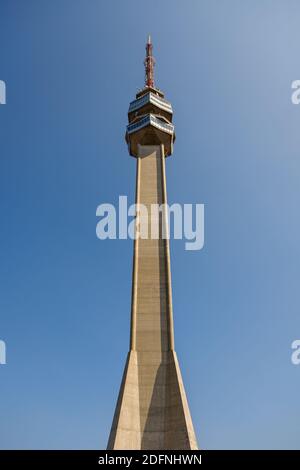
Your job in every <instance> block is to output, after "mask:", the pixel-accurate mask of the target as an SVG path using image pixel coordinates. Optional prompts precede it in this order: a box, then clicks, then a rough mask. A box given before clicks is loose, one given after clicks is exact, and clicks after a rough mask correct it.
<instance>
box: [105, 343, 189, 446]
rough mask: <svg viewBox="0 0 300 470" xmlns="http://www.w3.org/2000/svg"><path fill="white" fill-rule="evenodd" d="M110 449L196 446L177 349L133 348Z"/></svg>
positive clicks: (116, 413) (119, 401) (113, 427)
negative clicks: (146, 350) (145, 350)
mask: <svg viewBox="0 0 300 470" xmlns="http://www.w3.org/2000/svg"><path fill="white" fill-rule="evenodd" d="M108 449H143V450H147V449H148V450H154V449H164V450H171V449H197V442H196V437H195V433H194V428H193V424H192V420H191V416H190V412H189V408H188V404H187V399H186V395H185V390H184V386H183V382H182V378H181V374H180V369H179V365H178V361H177V357H176V353H175V351H170V352H167V353H164V354H162V355H160V354H153V353H140V352H139V353H137V352H135V351H131V352H130V353H129V356H128V360H127V363H126V366H125V370H124V376H123V381H122V385H121V389H120V393H119V398H118V403H117V407H116V411H115V416H114V420H113V425H112V429H111V433H110V437H109V442H108Z"/></svg>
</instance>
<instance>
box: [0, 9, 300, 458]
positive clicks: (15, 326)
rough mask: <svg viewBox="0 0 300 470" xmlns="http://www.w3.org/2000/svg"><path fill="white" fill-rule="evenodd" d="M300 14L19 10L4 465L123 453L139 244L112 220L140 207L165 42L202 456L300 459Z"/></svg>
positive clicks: (7, 136) (6, 196)
mask: <svg viewBox="0 0 300 470" xmlns="http://www.w3.org/2000/svg"><path fill="white" fill-rule="evenodd" d="M299 15H300V4H299V2H296V1H292V0H290V1H289V2H284V1H283V0H282V1H276V0H273V1H271V0H269V1H268V0H264V1H258V0H252V1H251V2H250V1H248V2H239V1H233V0H227V1H226V2H225V1H224V2H217V1H212V0H207V1H192V0H188V1H186V2H183V1H178V0H177V1H174V0H172V1H171V0H166V1H164V2H158V1H157V0H154V1H153V2H152V3H151V2H150V3H149V2H146V1H144V0H139V1H135V0H130V1H127V2H123V1H116V0H112V1H110V2H108V1H106V2H104V1H100V0H98V1H96V0H90V1H89V2H86V1H83V0H72V1H71V0H61V1H60V2H58V1H52V2H50V1H45V0H44V1H37V0H35V1H33V0H28V1H26V2H24V1H21V0H19V1H16V0H11V1H5V0H0V48H1V54H0V79H1V80H5V82H6V85H7V104H6V105H5V106H1V107H0V139H1V140H0V141H1V158H0V196H1V197H0V210H1V231H0V247H1V248H0V257H1V258H0V266H1V269H0V286H1V287H0V288H1V296H0V339H2V340H5V342H6V344H7V365H5V366H0V390H1V393H0V416H1V419H0V447H1V448H2V449H14V448H20V449H34V448H36V449H38V448H41V449H42V448H44V449H53V448H58V449H59V448H69V449H77V448H80V449H90V448H104V447H105V446H106V442H107V438H108V433H109V430H110V425H111V420H112V416H113V412H114V407H115V402H116V398H117V393H118V390H119V386H120V381H121V376H122V372H123V367H124V363H125V358H126V353H127V350H128V343H129V315H130V294H131V263H132V242H131V240H119V241H116V240H109V241H100V240H98V239H97V238H96V235H95V228H96V223H97V218H96V215H95V213H96V207H97V206H98V205H99V204H101V203H103V202H109V203H116V202H117V201H118V197H119V195H128V197H129V201H131V202H133V200H134V182H135V161H134V159H133V158H131V157H129V155H128V153H127V148H126V144H125V141H124V133H125V125H126V121H127V115H126V114H127V109H128V104H129V102H130V101H131V100H132V99H134V97H135V93H136V91H137V89H139V88H141V87H142V86H143V79H144V75H143V73H144V72H143V65H142V61H143V58H144V44H145V40H146V37H147V34H148V33H149V32H150V33H151V34H152V38H153V43H154V55H155V57H156V60H157V66H156V71H155V73H156V82H157V85H158V86H159V87H160V88H161V89H162V90H164V92H165V94H166V97H167V98H168V99H169V100H170V101H171V102H172V104H173V108H174V113H175V114H174V122H175V125H176V134H177V139H176V144H175V149H174V154H173V156H172V157H171V158H169V159H168V160H167V182H168V198H169V202H170V203H173V202H179V203H204V204H205V246H204V248H203V250H201V251H197V252H196V251H186V250H185V249H184V241H173V242H172V243H171V262H172V279H173V302H174V317H175V341H176V350H177V353H178V356H179V360H180V364H181V369H182V373H183V377H184V381H185V387H186V390H187V394H188V399H189V403H190V408H191V412H192V416H193V421H194V425H195V429H196V433H197V436H198V440H199V444H200V446H201V447H202V448H206V449H217V448H219V449H234V448H235V449H240V448H244V449H246V448H269V449H278V448H298V449H299V448H300V438H299V419H300V401H299V391H300V366H298V367H297V366H294V365H292V363H291V360H290V356H291V349H290V345H291V343H292V341H293V340H294V339H299V338H300V315H299V304H300V291H299V277H300V264H299V255H300V253H299V251H300V249H299V231H300V222H299V202H300V189H299V180H300V163H299V144H300V132H299V123H300V105H299V106H295V105H293V104H292V103H291V99H290V96H291V82H292V81H293V80H296V79H300V62H299V41H300V30H299Z"/></svg>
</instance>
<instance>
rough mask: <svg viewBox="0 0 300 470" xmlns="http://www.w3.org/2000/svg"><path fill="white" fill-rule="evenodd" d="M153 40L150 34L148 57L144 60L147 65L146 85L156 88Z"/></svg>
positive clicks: (147, 48)
mask: <svg viewBox="0 0 300 470" xmlns="http://www.w3.org/2000/svg"><path fill="white" fill-rule="evenodd" d="M152 49H153V46H152V42H151V36H150V34H149V36H148V41H147V44H146V58H145V60H144V65H145V85H146V86H148V87H151V88H154V65H155V59H154V57H153V55H152Z"/></svg>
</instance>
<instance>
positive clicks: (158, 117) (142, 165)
mask: <svg viewBox="0 0 300 470" xmlns="http://www.w3.org/2000/svg"><path fill="white" fill-rule="evenodd" d="M152 49H153V47H152V42H151V38H150V36H149V38H148V41H147V44H146V58H145V61H144V65H145V86H144V88H143V89H142V90H141V91H139V92H138V93H137V95H136V99H135V100H134V101H132V102H131V103H130V106H129V110H128V121H129V124H128V126H127V131H126V141H127V144H128V149H129V153H130V155H132V156H133V157H135V158H136V165H137V170H136V171H137V172H136V204H137V207H138V204H143V205H144V206H146V207H147V209H148V214H150V213H151V204H159V205H161V204H166V203H167V191H166V172H165V159H166V157H167V156H168V155H171V154H172V151H173V142H174V140H175V133H174V125H173V124H172V116H173V111H172V106H171V104H170V103H169V102H168V101H166V100H165V99H164V94H163V93H162V91H160V90H159V89H158V88H156V87H155V84H154V65H155V60H154V57H153V54H152ZM142 222H143V220H142V216H140V214H139V213H137V217H136V227H135V230H136V237H135V241H134V255H133V276H132V303H131V334H130V349H129V353H128V356H127V361H126V365H125V370H124V374H123V379H122V383H121V388H120V392H119V397H118V401H117V405H116V410H115V414H114V418H113V423H112V427H111V432H110V436H109V441H108V449H142V450H155V449H164V450H171V449H197V448H198V447H197V441H196V436H195V432H194V428H193V423H192V419H191V415H190V411H189V406H188V402H187V399H186V394H185V390H184V386H183V381H182V377H181V373H180V368H179V364H178V360H177V355H176V352H175V349H174V332H173V309H172V288H171V269H170V252H169V239H168V238H166V237H163V233H168V227H167V223H168V217H166V214H165V213H164V214H162V213H161V212H159V213H158V214H157V216H156V218H155V217H153V216H151V226H152V224H153V223H154V224H157V226H158V228H159V231H158V232H159V233H158V237H157V238H155V239H153V238H152V239H151V237H150V236H149V238H144V237H141V236H140V232H139V229H140V224H141V223H142ZM147 224H148V222H147ZM149 232H150V231H149Z"/></svg>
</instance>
